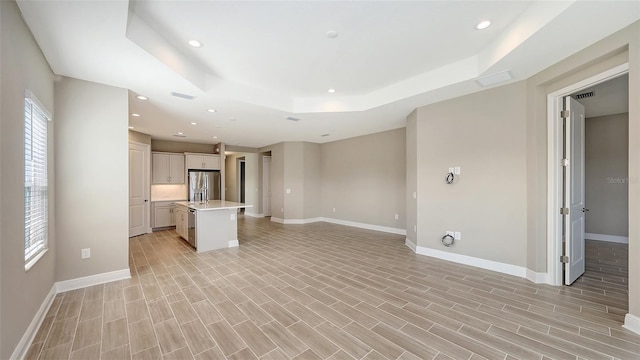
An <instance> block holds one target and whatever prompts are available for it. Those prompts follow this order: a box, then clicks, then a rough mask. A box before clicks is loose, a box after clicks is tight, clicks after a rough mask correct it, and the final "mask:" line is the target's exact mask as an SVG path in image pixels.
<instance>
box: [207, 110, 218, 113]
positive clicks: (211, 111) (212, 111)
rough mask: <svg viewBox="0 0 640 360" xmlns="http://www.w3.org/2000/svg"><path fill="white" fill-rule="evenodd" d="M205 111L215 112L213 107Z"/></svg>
mask: <svg viewBox="0 0 640 360" xmlns="http://www.w3.org/2000/svg"><path fill="white" fill-rule="evenodd" d="M207 111H208V112H210V113H214V112H216V111H215V109H207Z"/></svg>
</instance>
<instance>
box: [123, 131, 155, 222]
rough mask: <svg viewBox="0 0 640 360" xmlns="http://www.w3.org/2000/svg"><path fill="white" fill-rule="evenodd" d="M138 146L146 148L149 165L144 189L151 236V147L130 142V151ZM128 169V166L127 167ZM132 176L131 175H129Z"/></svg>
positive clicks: (146, 220) (145, 152)
mask: <svg viewBox="0 0 640 360" xmlns="http://www.w3.org/2000/svg"><path fill="white" fill-rule="evenodd" d="M132 144H133V145H138V146H142V147H144V161H145V163H146V164H147V169H146V174H147V176H145V177H144V189H145V194H144V195H145V198H147V199H148V201H147V202H146V203H145V206H144V212H145V214H144V217H145V222H146V225H147V234H151V233H152V232H153V231H152V230H151V145H149V144H145V143H141V142H137V141H129V149H131V145H132ZM127 169H128V166H127ZM129 176H131V174H129Z"/></svg>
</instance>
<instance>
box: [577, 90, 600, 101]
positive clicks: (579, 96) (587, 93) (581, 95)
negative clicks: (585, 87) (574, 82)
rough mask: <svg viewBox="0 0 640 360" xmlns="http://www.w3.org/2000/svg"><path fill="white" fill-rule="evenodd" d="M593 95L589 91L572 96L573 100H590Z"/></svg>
mask: <svg viewBox="0 0 640 360" xmlns="http://www.w3.org/2000/svg"><path fill="white" fill-rule="evenodd" d="M594 95H595V94H594V93H593V91H589V92H586V93H582V94H576V95H574V96H573V98H574V99H576V100H578V99H584V98H590V97H592V96H594Z"/></svg>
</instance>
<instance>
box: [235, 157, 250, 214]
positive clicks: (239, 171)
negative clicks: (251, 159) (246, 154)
mask: <svg viewBox="0 0 640 360" xmlns="http://www.w3.org/2000/svg"><path fill="white" fill-rule="evenodd" d="M242 164H244V181H245V186H244V187H243V186H242ZM236 177H237V182H238V202H242V192H243V191H244V196H245V200H246V196H247V189H246V182H247V161H246V160H245V159H244V158H238V159H237V162H236ZM243 210H244V209H243Z"/></svg>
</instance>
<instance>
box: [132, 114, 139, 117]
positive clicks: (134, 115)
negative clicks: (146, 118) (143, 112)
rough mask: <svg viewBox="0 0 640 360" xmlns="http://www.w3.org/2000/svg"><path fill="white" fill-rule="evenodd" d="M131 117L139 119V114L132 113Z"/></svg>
mask: <svg viewBox="0 0 640 360" xmlns="http://www.w3.org/2000/svg"><path fill="white" fill-rule="evenodd" d="M131 116H133V117H140V114H138V113H133V114H131Z"/></svg>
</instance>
